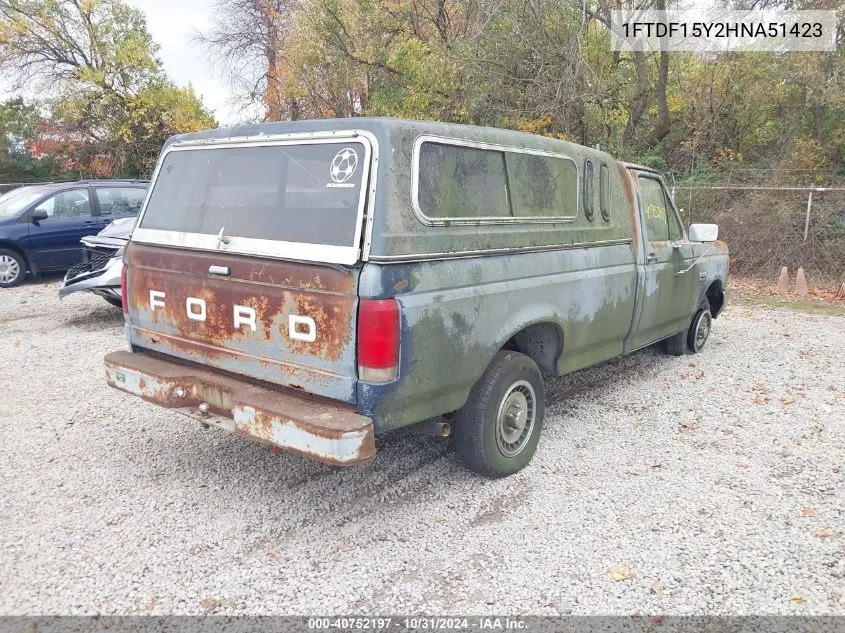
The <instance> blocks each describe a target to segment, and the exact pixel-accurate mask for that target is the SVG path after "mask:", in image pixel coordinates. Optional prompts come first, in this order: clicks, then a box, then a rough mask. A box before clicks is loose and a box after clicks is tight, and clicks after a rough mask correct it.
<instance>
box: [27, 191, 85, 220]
mask: <svg viewBox="0 0 845 633" xmlns="http://www.w3.org/2000/svg"><path fill="white" fill-rule="evenodd" d="M34 210H35V211H46V212H47V217H48V218H51V219H58V218H79V217H84V216H90V215H91V204H90V202H89V200H88V190H87V189H71V190H69V191H62V192H61V193H57V194H56V195H55V196H51V197H50V198H47V199H46V200H45V201H44V202H42V203H41V204H39V205H38V206H37V207H35V209H34Z"/></svg>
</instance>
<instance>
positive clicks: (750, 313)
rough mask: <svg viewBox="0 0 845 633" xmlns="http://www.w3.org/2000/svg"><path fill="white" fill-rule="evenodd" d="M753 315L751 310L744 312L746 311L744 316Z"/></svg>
mask: <svg viewBox="0 0 845 633" xmlns="http://www.w3.org/2000/svg"><path fill="white" fill-rule="evenodd" d="M753 315H754V313H753V312H746V313H745V316H747V317H750V316H753Z"/></svg>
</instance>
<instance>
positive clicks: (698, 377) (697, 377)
mask: <svg viewBox="0 0 845 633" xmlns="http://www.w3.org/2000/svg"><path fill="white" fill-rule="evenodd" d="M695 378H696V380H698V379H700V378H704V372H701V373H700V374H698V376H696V377H695Z"/></svg>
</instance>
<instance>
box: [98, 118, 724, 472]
mask: <svg viewBox="0 0 845 633" xmlns="http://www.w3.org/2000/svg"><path fill="white" fill-rule="evenodd" d="M717 232H718V228H717V227H716V226H715V225H704V224H698V225H696V224H694V225H692V226H691V227H690V229H689V231H688V232H687V231H685V230H684V228H683V226H682V225H681V222H680V218H679V216H678V213H677V211H676V209H675V206H674V204H673V203H672V200H671V197H670V196H669V195H668V193H667V191H666V187H665V186H664V184H663V182H662V180H661V178H660V176H659V175H658V174H657V173H655V172H653V171H652V170H650V169H648V168H645V167H639V166H637V165H630V164H625V163H620V162H618V161H616V160H614V159H613V158H612V157H611V156H609V155H608V154H606V153H604V152H601V151H598V150H595V149H589V148H587V147H582V146H579V145H575V144H572V143H567V142H564V141H560V140H556V139H550V138H544V137H540V136H533V135H530V134H523V133H519V132H512V131H506V130H498V129H491V128H484V127H473V126H464V125H449V124H441V123H426V122H417V121H402V120H394V119H365V118H360V119H347V120H329V121H303V122H282V123H264V124H255V125H246V126H241V127H234V128H229V129H217V130H210V131H205V132H198V133H192V134H185V135H181V136H176V137H173V138H171V139H169V140H168V141H167V143H166V144H165V146H164V148H163V150H162V153H161V156H160V158H159V161H158V164H157V167H156V170H155V173H154V175H153V179H152V185H151V188H150V193H149V195H148V197H147V200H146V201H145V203H144V207H143V208H142V210H141V213H140V216H139V221H138V224H137V226H136V228H135V230H134V232H133V234H132V239H131V241H130V242H129V244H128V246H127V247H126V249H125V254H124V262H125V265H124V268H123V280H122V290H123V309H124V312H125V315H126V334H127V337H128V342H129V350H128V351H119V352H114V353H111V354H109V355H108V356H106V359H105V364H106V372H107V379H108V382H109V384H110V385H111V386H113V387H116V388H117V389H120V390H122V391H125V392H128V393H130V394H134V395H136V396H139V397H141V398H143V399H145V400H148V401H150V402H153V403H156V404H158V405H161V406H163V407H167V408H170V409H173V410H174V411H178V412H180V413H183V414H185V415H188V416H190V417H192V418H196V419H198V420H199V421H201V422H202V423H203V424H205V425H211V426H217V427H220V428H222V429H225V430H228V431H230V432H233V433H235V434H237V435H240V436H243V437H246V438H250V439H252V440H256V441H258V442H262V443H265V444H267V445H269V446H271V447H274V448H276V449H286V450H290V451H294V452H297V453H300V454H302V455H305V456H308V457H312V458H316V459H319V460H323V461H325V462H329V463H333V464H347V465H348V464H358V463H361V462H365V461H367V460H370V459H372V458H373V457H375V455H376V449H377V441H376V437H377V436H379V435H381V434H384V433H386V432H388V431H391V430H393V429H397V428H399V427H406V426H409V425H415V424H420V425H421V426H422V427H423V428H432V425H434V426H433V428H436V429H438V430H439V431H442V433H443V434H448V433H449V432H452V433H453V435H454V441H455V444H456V448H457V453H458V455H459V456H460V458H461V459H462V461H463V462H464V463H465V464H466V465H467V466H468V467H469V468H471V469H473V470H475V471H477V472H480V473H482V474H485V475H487V476H492V477H496V476H504V475H508V474H510V473H513V472H516V471H517V470H519V469H521V468H523V467H524V466H525V465H526V464H527V463H528V462H529V461H530V459H531V457H532V456H533V454H534V452H535V449H536V446H537V442H538V439H539V436H540V431H541V427H542V424H543V416H544V384H543V376H560V375H563V374H567V373H569V372H573V371H576V370H578V369H582V368H584V367H588V366H590V365H595V364H596V363H600V362H603V361H606V360H608V359H610V358H613V357H615V356H619V355H621V354H627V353H629V352H631V351H633V350H636V349H639V348H642V347H645V346H647V345H651V344H653V343H657V342H661V344H662V346H663V347H664V349H665V350H666V351H667V352H669V353H671V354H675V355H680V354H684V353H695V352H699V351H700V350H701V349H702V347H703V346H704V344H705V342H706V341H707V337H708V335H709V333H710V328H711V324H712V320H713V319H714V318H715V317H716V316H717V315H718V314H719V312H720V310H721V309H722V306H723V305H724V301H725V288H726V282H727V270H728V252H727V248H726V246H725V244H723V243H722V242H719V241H716V240H717ZM433 420H434V421H433ZM438 420H439V421H438Z"/></svg>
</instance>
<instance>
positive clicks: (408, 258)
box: [370, 237, 633, 264]
mask: <svg viewBox="0 0 845 633" xmlns="http://www.w3.org/2000/svg"><path fill="white" fill-rule="evenodd" d="M632 242H633V239H632V238H630V237H625V238H621V239H618V240H601V241H598V242H574V243H572V244H550V245H548V246H514V247H512V248H493V249H490V250H485V251H455V252H454V253H415V254H413V255H373V256H372V257H370V261H371V262H374V263H387V264H400V263H404V262H421V261H431V260H441V259H467V258H470V257H489V256H492V255H520V254H522V253H540V252H544V251H570V250H575V249H578V248H598V247H602V246H622V245H624V244H631V243H632Z"/></svg>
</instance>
